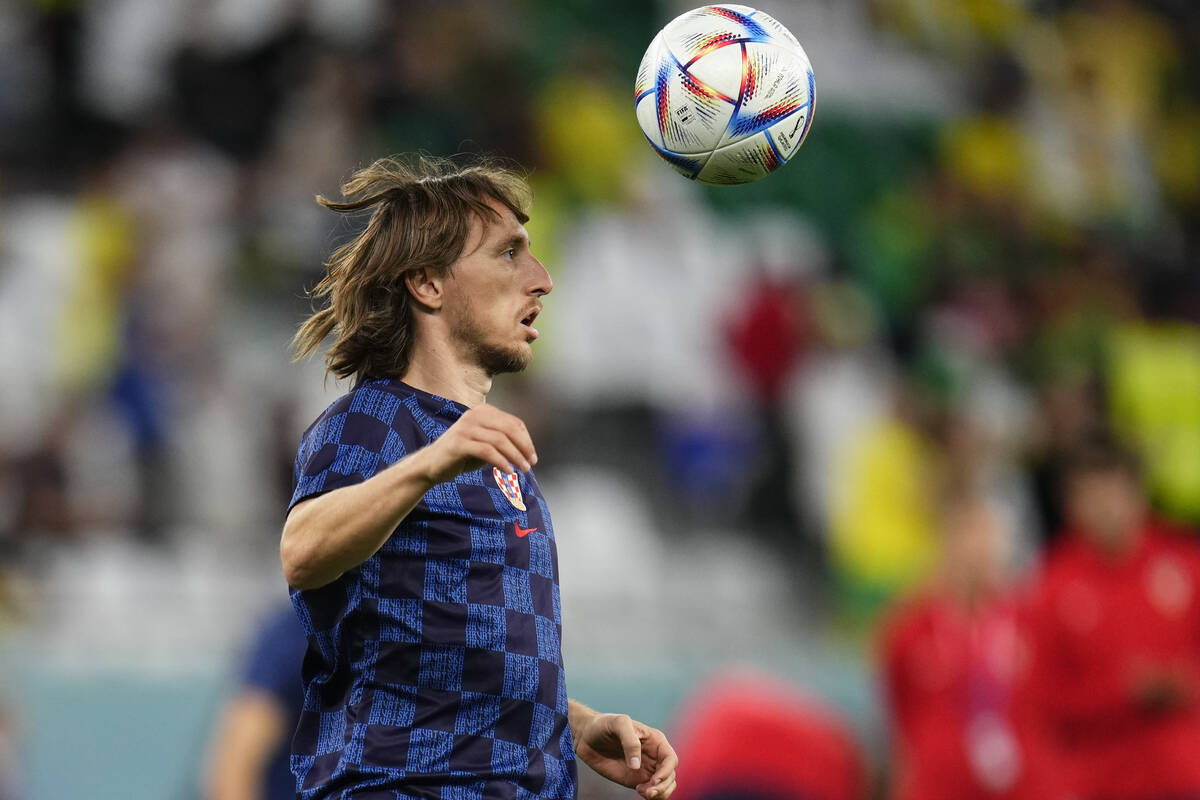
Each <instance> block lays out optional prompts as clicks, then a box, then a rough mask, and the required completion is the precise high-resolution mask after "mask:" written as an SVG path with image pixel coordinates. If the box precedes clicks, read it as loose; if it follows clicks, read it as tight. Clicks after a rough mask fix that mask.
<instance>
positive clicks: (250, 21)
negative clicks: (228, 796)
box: [0, 0, 1200, 800]
mask: <svg viewBox="0 0 1200 800" xmlns="http://www.w3.org/2000/svg"><path fill="white" fill-rule="evenodd" d="M692 5H694V3H692V2H686V1H685V2H675V1H671V2H668V1H667V0H660V1H659V2H641V1H639V0H512V1H511V2H482V1H479V2H468V1H467V0H463V1H461V2H458V1H454V0H451V1H450V2H434V1H433V0H429V1H428V2H385V1H384V0H92V1H91V2H87V0H0V342H2V343H3V346H2V347H0V383H2V385H3V389H2V391H0V797H3V798H5V800H8V799H9V798H39V799H40V798H50V799H54V798H74V797H89V798H93V799H101V798H104V799H107V798H148V799H151V800H153V799H156V798H166V799H168V800H174V799H175V798H181V799H182V798H198V797H202V796H204V795H202V794H201V787H202V786H203V785H204V783H205V778H204V773H205V771H206V769H207V766H206V765H207V764H208V763H209V760H210V759H209V755H208V754H209V753H210V752H211V744H210V740H211V739H212V738H213V735H214V733H213V732H214V730H215V726H216V725H218V722H217V720H218V719H219V717H220V714H221V711H220V709H221V708H222V704H223V703H224V702H226V699H227V698H229V697H230V696H231V693H232V692H235V691H236V689H237V686H238V685H239V676H240V675H241V674H242V671H243V667H242V665H243V663H244V662H245V660H246V659H247V658H248V653H249V652H250V651H251V649H252V643H253V640H254V638H255V637H254V636H252V633H253V631H254V630H255V626H256V625H257V624H258V622H259V620H261V619H262V618H263V617H264V615H266V614H268V613H269V612H270V611H271V610H272V609H274V608H276V607H278V606H279V605H281V604H282V603H284V602H285V601H286V586H285V583H284V581H283V578H282V575H281V571H280V566H279V560H278V551H277V547H278V539H279V531H280V527H281V523H282V510H283V509H284V508H285V506H286V503H287V499H288V498H289V496H290V492H291V464H292V459H293V458H294V455H295V448H296V445H297V443H298V439H299V435H300V433H301V431H302V430H303V429H304V428H305V427H306V426H307V425H308V423H309V422H310V421H311V420H312V419H313V418H314V417H315V416H316V415H317V414H318V413H320V411H321V410H322V409H323V408H324V407H325V406H326V405H327V404H328V403H329V402H330V401H331V400H332V399H333V398H334V397H336V396H337V395H338V394H340V393H341V392H342V391H344V390H345V387H344V386H338V385H335V384H334V383H333V382H332V381H328V382H326V381H324V380H323V375H322V371H323V370H322V365H321V364H320V363H319V361H314V362H305V363H299V364H293V363H291V361H290V357H289V350H288V345H289V340H290V338H291V335H292V333H293V332H294V330H295V329H296V327H297V325H298V324H299V322H300V321H301V320H302V319H303V318H304V316H305V314H306V313H307V311H308V309H309V308H310V306H309V303H308V301H307V299H306V298H305V294H304V293H305V290H306V289H307V288H309V287H311V286H313V285H314V284H315V283H316V281H317V280H318V279H319V276H320V275H321V274H322V262H323V260H324V259H325V257H326V256H327V255H328V254H329V253H330V252H331V251H332V249H333V248H334V247H336V246H337V245H338V244H339V243H341V242H343V241H345V240H346V239H347V238H348V237H350V236H352V235H354V233H355V229H354V227H353V225H352V224H351V223H347V222H345V221H341V220H338V219H336V218H335V215H332V214H330V213H328V212H326V211H323V210H322V209H321V208H320V207H319V206H317V204H316V203H314V202H313V196H314V195H315V194H317V193H322V194H327V195H335V194H336V192H337V189H338V186H339V184H340V183H341V181H342V180H344V179H345V178H346V177H347V176H348V175H349V173H350V172H351V171H352V170H353V169H354V168H355V167H356V166H361V165H364V164H366V163H369V162H370V161H371V160H373V159H374V158H375V157H377V156H380V155H385V154H390V153H399V152H411V151H417V150H420V151H426V152H429V153H433V154H439V155H450V154H455V153H479V152H483V153H490V154H493V155H498V156H503V157H506V158H509V159H513V160H515V161H516V162H518V163H519V164H520V165H522V166H523V167H524V168H526V169H527V170H528V171H529V175H530V181H531V183H532V185H533V187H534V193H535V205H534V208H533V215H532V216H533V218H532V221H531V222H530V224H529V226H528V227H529V230H530V234H531V237H532V239H533V246H534V252H535V253H536V254H538V255H539V257H540V258H541V260H542V261H543V262H545V264H546V265H547V267H548V268H549V269H550V271H551V273H552V275H553V278H554V281H555V287H556V288H555V290H554V293H553V295H552V296H551V297H550V298H549V299H548V302H547V305H546V310H545V313H544V314H543V315H542V317H541V319H540V321H539V329H540V330H541V331H542V339H541V340H540V341H539V342H538V345H537V349H536V352H537V358H536V359H535V363H534V366H533V367H532V368H531V370H530V371H529V372H528V374H524V375H520V376H509V377H505V378H502V379H501V380H499V381H498V382H497V387H496V390H495V392H494V394H493V398H494V402H495V403H496V404H497V405H499V406H500V407H502V408H504V409H506V410H509V411H512V412H514V413H517V414H518V415H520V416H522V417H523V418H524V419H525V420H526V422H527V423H528V425H529V427H530V429H531V430H532V432H533V436H534V441H535V442H537V443H538V450H539V455H540V462H539V467H538V472H539V480H540V482H541V483H542V485H543V487H544V489H545V494H546V496H547V498H548V500H549V502H550V504H551V507H552V508H553V510H554V514H555V522H556V529H557V531H558V539H559V549H560V557H561V565H562V576H563V578H562V580H563V598H564V607H565V631H564V655H565V658H566V662H567V667H568V675H569V676H570V681H571V684H570V685H571V694H572V696H574V697H575V698H577V699H579V700H582V701H584V702H587V703H589V704H590V705H592V706H595V707H598V708H601V709H603V710H613V711H622V712H628V713H630V714H631V715H633V716H635V717H638V718H640V719H642V720H644V721H646V722H648V723H650V724H654V725H657V726H659V727H663V728H664V729H666V730H667V732H668V733H670V734H673V735H676V736H678V737H681V738H686V737H687V736H691V738H692V739H695V738H696V737H697V736H699V734H697V733H696V731H700V730H703V724H702V721H699V722H698V721H696V720H695V719H693V720H692V723H690V725H691V727H688V723H687V720H688V719H689V716H688V713H689V712H688V709H689V705H688V703H689V701H688V700H687V698H688V697H689V696H693V697H694V696H695V694H694V692H695V691H697V690H698V689H697V687H702V686H704V685H705V683H704V682H705V681H708V680H710V679H711V678H712V676H713V675H714V674H716V673H719V672H721V671H722V670H724V669H726V668H734V667H736V668H738V669H739V672H738V673H737V675H739V676H742V677H739V678H733V679H731V681H732V682H733V683H737V682H738V681H742V682H743V683H745V684H747V685H748V686H750V687H752V688H754V687H757V688H755V689H754V690H755V691H759V690H762V691H768V689H764V688H763V687H768V688H770V687H773V689H771V690H777V691H778V692H780V693H782V694H786V693H788V692H793V693H794V694H795V696H796V697H797V698H801V697H802V698H803V699H802V700H801V699H797V700H796V702H797V707H800V705H804V706H805V707H806V708H809V709H812V710H813V711H812V713H811V714H810V718H813V719H819V720H822V721H823V722H824V723H827V724H826V725H825V727H826V728H828V729H830V730H833V731H835V734H836V736H835V738H837V737H841V738H840V740H839V741H841V742H842V745H841V747H842V749H841V750H838V753H840V754H842V755H837V754H834V755H837V757H838V758H842V757H843V755H844V754H845V753H849V754H850V755H845V757H844V759H843V760H845V762H846V765H847V766H846V771H847V773H848V774H854V775H856V776H857V777H856V778H854V779H853V781H857V783H854V785H855V786H857V788H856V789H855V790H854V793H853V794H845V795H841V796H845V797H851V796H856V797H866V796H872V795H873V796H886V795H887V794H888V789H887V787H889V786H891V785H894V780H895V776H896V774H897V770H898V767H897V762H896V758H897V756H896V747H897V745H896V730H895V728H896V726H895V724H894V723H889V717H890V716H891V715H893V713H894V711H895V707H894V706H895V704H894V703H892V702H889V700H888V696H887V695H888V690H887V689H886V681H885V680H882V679H881V677H880V676H881V669H882V667H881V663H882V661H883V660H885V659H881V655H880V652H881V644H880V642H881V638H886V636H885V634H884V633H883V631H884V630H885V628H886V625H885V624H884V623H883V622H882V620H885V619H888V618H889V616H888V615H889V614H893V613H895V612H893V611H890V609H892V608H894V607H895V606H896V604H897V603H898V602H903V601H902V600H901V598H905V597H909V596H911V594H912V593H913V592H914V591H918V590H920V587H923V586H929V585H937V583H938V580H939V578H938V576H939V575H940V574H942V573H943V572H944V571H945V570H944V569H943V566H944V565H945V564H946V563H947V558H951V557H953V554H947V553H946V552H944V551H945V550H946V549H947V548H946V544H947V542H948V541H949V540H948V539H947V534H946V533H945V530H944V529H945V528H946V525H947V523H946V511H947V508H946V501H945V500H944V498H945V496H946V489H947V487H948V486H949V487H952V489H953V491H954V492H957V493H958V495H960V496H961V495H963V493H964V492H965V493H967V494H969V495H970V497H972V498H975V499H977V500H979V502H981V503H984V504H985V505H986V507H987V509H989V512H988V513H989V514H991V515H992V518H991V521H990V522H989V523H988V525H990V526H992V527H994V528H995V529H996V530H998V531H1000V533H999V534H998V536H1000V538H1002V539H1003V541H1004V555H1003V558H1002V560H1003V562H1004V566H1005V568H1006V569H1011V570H1012V572H1011V573H1006V574H1011V575H1012V576H1013V577H1011V578H1008V579H1006V580H1010V581H1011V582H1013V585H1018V584H1020V583H1021V582H1023V581H1036V580H1037V576H1038V574H1039V570H1038V565H1039V563H1041V559H1042V556H1043V553H1044V552H1045V548H1047V547H1048V546H1050V544H1051V543H1052V542H1053V540H1055V539H1056V538H1057V537H1058V532H1059V531H1060V530H1061V529H1062V528H1063V524H1064V523H1063V520H1064V517H1063V514H1064V510H1063V507H1062V504H1061V502H1060V493H1059V481H1058V479H1057V473H1056V469H1057V466H1058V465H1059V464H1060V463H1061V462H1062V460H1063V459H1064V458H1065V457H1066V455H1067V454H1068V453H1069V452H1071V450H1072V449H1073V448H1074V447H1075V446H1076V445H1078V444H1079V443H1081V442H1082V441H1084V440H1085V439H1087V437H1089V436H1092V435H1093V434H1095V433H1097V432H1098V431H1104V432H1107V433H1109V434H1111V435H1112V436H1114V437H1115V438H1116V439H1117V440H1118V441H1119V442H1120V443H1122V444H1123V445H1124V446H1125V447H1127V448H1129V449H1130V450H1132V451H1133V452H1134V453H1135V454H1136V455H1137V456H1138V458H1139V459H1140V465H1141V476H1142V484H1141V486H1142V487H1143V488H1144V491H1145V497H1146V498H1147V499H1148V501H1149V503H1150V504H1151V505H1152V507H1153V508H1154V510H1155V512H1156V513H1157V514H1159V515H1161V516H1162V517H1163V518H1166V519H1169V520H1172V521H1174V522H1175V523H1176V524H1178V525H1182V526H1187V525H1191V524H1196V523H1200V327H1197V323H1200V270H1197V263H1198V260H1200V225H1198V223H1200V63H1198V59H1200V13H1198V12H1197V11H1196V10H1194V5H1193V4H1192V3H1191V2H1189V1H1188V0H1142V2H1121V1H1118V0H1092V1H1090V2H1089V1H1084V0H1079V1H1078V2H1069V1H1067V0H1060V1H1057V2H1056V1H1055V0H969V2H968V1H966V0H964V2H954V1H953V0H874V1H868V0H772V2H770V3H767V4H763V5H762V6H761V7H762V8H763V10H765V11H767V12H768V13H770V14H772V15H773V16H775V17H776V18H777V19H778V20H780V21H781V22H783V23H784V24H785V25H787V26H788V27H789V28H790V29H791V30H792V31H793V32H794V33H795V34H796V36H797V38H799V39H800V41H801V42H802V43H803V44H804V46H805V48H806V50H807V52H808V55H809V57H810V58H811V60H812V63H813V67H814V71H815V73H816V81H817V95H818V98H819V102H818V106H819V110H818V112H817V113H816V119H815V124H814V125H813V127H812V130H811V133H810V135H809V137H808V140H807V142H806V144H805V146H804V147H803V148H802V149H801V150H800V151H799V153H798V154H797V156H796V158H795V159H794V161H793V163H791V164H789V165H787V166H786V167H784V168H783V169H782V170H781V171H779V172H778V173H777V174H774V175H771V176H769V177H768V178H766V179H765V180H763V181H761V182H759V183H757V184H754V185H748V186H744V187H737V188H706V187H702V186H698V185H693V184H691V183H689V182H687V181H685V180H684V179H682V178H681V177H679V176H678V175H677V174H676V173H674V172H673V171H672V170H671V169H670V168H669V167H668V166H667V165H666V164H665V163H663V162H662V161H660V160H659V159H658V158H657V157H656V156H655V155H654V154H653V152H652V151H651V149H650V147H649V146H648V145H647V144H646V143H645V141H644V140H643V139H642V137H641V134H640V131H639V130H638V127H637V123H636V120H635V118H634V113H633V103H632V100H633V94H632V82H633V77H634V72H635V69H636V67H637V64H638V61H639V60H640V58H641V55H642V52H643V51H644V49H645V47H646V45H647V44H648V43H649V41H650V39H651V38H652V37H653V35H654V34H655V32H656V31H657V30H658V29H659V28H661V27H662V26H663V25H664V24H665V23H666V22H667V21H668V20H670V19H671V18H672V17H674V16H675V15H676V14H678V13H680V12H682V11H684V10H686V9H687V8H689V7H691V6H692ZM951 510H953V509H951ZM968 516H969V515H968ZM951 517H952V519H951V523H950V527H952V528H953V527H954V525H955V524H958V523H960V522H962V518H961V516H960V517H954V516H953V515H951ZM963 524H967V523H963ZM940 565H941V566H940ZM1197 574H1200V573H1197ZM1189 587H1190V584H1189ZM1014 591H1015V590H1014ZM1197 663H1200V661H1198V662H1197ZM746 669H752V670H754V671H755V672H754V673H750V674H756V675H760V676H762V679H761V680H758V679H749V680H747V679H746V678H745V675H746V674H747V673H746V672H745V671H744V670H746ZM768 675H769V676H770V677H769V678H768V677H766V676H768ZM717 680H718V682H720V680H721V679H720V678H718V679H717ZM699 691H701V696H702V697H707V698H710V699H711V697H712V696H713V695H712V694H711V693H709V694H707V695H706V694H704V690H703V689H700V690H699ZM705 704H706V703H705V702H701V703H700V705H705ZM768 705H769V703H768ZM734 706H737V707H747V706H745V704H740V703H739V702H735V703H734ZM818 727H820V726H818ZM689 731H690V732H691V733H690V734H689V733H688V732H689ZM829 735H834V734H829ZM701 738H703V737H701ZM805 752H809V751H808V750H805ZM812 752H814V753H815V752H816V750H813V751H812ZM829 752H831V753H832V752H833V751H829ZM834 755H828V754H827V756H826V757H827V758H831V759H832V758H834ZM793 757H794V753H793ZM784 759H785V760H786V759H787V757H786V756H785V757H784ZM705 763H709V762H708V760H707V757H706V760H705ZM712 763H715V762H712ZM681 775H682V777H681V786H684V787H686V786H687V783H688V779H687V777H686V773H682V774H681ZM696 780H697V781H699V778H698V777H697V779H696ZM848 780H851V779H849V778H848ZM693 786H694V787H695V786H696V783H693ZM868 786H870V787H872V788H868ZM681 791H683V790H682V789H681ZM813 791H814V792H815V791H816V790H813ZM584 796H585V797H591V798H601V797H624V796H626V793H625V792H622V791H617V790H615V789H613V788H611V787H606V786H601V785H598V784H596V783H594V782H591V781H585V783H584ZM693 796H696V795H693ZM811 796H812V797H814V798H820V797H833V796H834V795H833V794H815V793H814V794H812V795H811ZM958 796H959V797H967V796H974V795H967V794H961V795H958ZM989 796H990V795H989ZM995 796H1003V795H999V794H998V795H995ZM1046 796H1049V795H1046Z"/></svg>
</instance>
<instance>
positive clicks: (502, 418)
mask: <svg viewBox="0 0 1200 800" xmlns="http://www.w3.org/2000/svg"><path fill="white" fill-rule="evenodd" d="M415 455H417V456H419V457H420V459H421V461H422V464H421V466H422V469H423V470H424V471H425V474H426V475H428V477H429V480H430V482H431V483H432V484H438V483H443V482H445V481H449V480H453V479H454V478H455V477H457V476H458V475H461V474H462V473H464V472H469V471H471V470H474V469H479V468H480V467H481V466H484V465H486V464H490V465H491V466H493V467H495V468H496V469H498V470H500V471H501V472H508V473H511V472H513V471H514V469H515V470H519V471H521V472H528V471H529V470H530V469H532V468H533V465H534V464H536V463H537V453H536V452H535V451H534V449H533V440H532V439H531V438H529V430H528V429H527V428H526V427H525V423H524V422H522V421H521V420H520V419H518V418H517V417H515V416H513V415H512V414H508V413H505V412H504V411H501V410H500V409H498V408H493V407H492V406H488V405H481V406H476V407H475V408H472V409H470V410H469V411H467V412H466V413H465V414H463V415H462V416H461V417H459V418H458V420H457V421H456V422H455V423H454V424H453V425H451V426H450V427H449V428H447V429H446V432H445V433H443V434H442V435H441V436H440V437H438V438H437V439H435V440H434V441H433V442H432V443H430V444H429V446H428V447H426V448H424V449H423V450H420V451H418V453H417V454H415Z"/></svg>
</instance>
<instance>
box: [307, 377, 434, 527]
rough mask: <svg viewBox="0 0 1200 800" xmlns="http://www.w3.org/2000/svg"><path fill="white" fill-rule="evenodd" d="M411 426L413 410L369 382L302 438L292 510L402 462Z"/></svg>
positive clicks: (406, 450)
mask: <svg viewBox="0 0 1200 800" xmlns="http://www.w3.org/2000/svg"><path fill="white" fill-rule="evenodd" d="M412 430H413V421H412V416H411V413H410V412H409V411H408V409H407V408H406V407H405V405H404V403H403V402H402V401H401V400H400V398H399V397H397V396H396V395H395V394H393V393H392V392H389V391H386V390H385V389H380V388H374V387H370V386H364V387H359V388H356V389H355V390H354V391H353V392H351V393H350V394H348V395H346V396H345V397H342V398H341V399H339V400H338V401H337V402H335V403H334V404H333V405H331V406H330V407H329V408H328V409H326V410H325V413H323V414H322V415H321V416H320V417H319V418H318V419H317V421H316V422H314V423H313V424H312V426H311V427H310V428H309V429H308V430H307V431H305V432H304V436H303V437H301V440H300V449H299V451H298V452H297V453H296V463H295V467H294V471H293V477H294V479H295V489H294V491H293V492H292V499H291V502H289V503H288V511H291V510H292V507H293V506H295V505H296V504H297V503H299V502H300V501H301V500H305V499H307V498H309V497H314V496H316V495H319V494H323V493H325V492H329V491H333V490H334V489H340V488H341V487H343V486H351V485H353V484H356V483H361V482H363V481H365V480H367V479H368V478H370V477H372V476H373V475H375V473H377V472H379V471H380V470H382V469H384V468H385V467H387V466H389V465H391V464H394V463H395V462H397V461H399V460H400V459H401V458H403V457H404V456H405V454H406V453H408V452H409V451H410V449H411V447H412V442H411V441H410V440H411V438H412Z"/></svg>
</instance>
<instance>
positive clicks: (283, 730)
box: [201, 604, 307, 800]
mask: <svg viewBox="0 0 1200 800" xmlns="http://www.w3.org/2000/svg"><path fill="white" fill-rule="evenodd" d="M249 645H250V651H249V657H248V658H247V659H246V663H245V665H244V667H243V669H242V674H241V676H240V678H239V685H238V688H237V689H236V690H235V691H234V693H233V695H232V696H230V698H229V699H228V700H227V701H226V703H225V707H224V709H223V710H222V711H221V714H220V717H219V719H218V721H217V725H216V727H215V728H214V730H213V735H212V741H211V742H210V744H209V765H208V772H207V774H206V775H205V776H204V777H203V786H202V789H201V790H202V796H203V797H204V798H205V800H293V799H294V798H295V796H296V778H295V776H293V775H292V771H291V767H290V765H289V763H288V759H289V753H290V752H291V743H292V732H293V731H295V729H296V722H297V721H298V720H299V718H300V707H301V706H302V705H303V703H304V686H303V683H302V681H301V679H300V665H301V662H302V661H303V660H304V652H305V649H306V647H307V641H306V640H305V637H304V632H303V631H302V630H301V628H300V622H299V620H297V619H296V612H295V611H294V610H293V609H292V606H291V604H288V605H287V606H284V607H281V608H279V609H277V610H275V611H274V612H272V613H271V614H269V615H268V616H267V617H266V618H265V619H264V620H263V621H262V623H261V624H260V625H259V627H258V628H257V629H256V630H255V632H254V635H253V636H252V637H251V638H250V641H249Z"/></svg>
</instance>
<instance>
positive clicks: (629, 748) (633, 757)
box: [613, 714, 642, 769]
mask: <svg viewBox="0 0 1200 800" xmlns="http://www.w3.org/2000/svg"><path fill="white" fill-rule="evenodd" d="M613 725H614V727H615V728H616V731H615V733H616V734H617V738H618V739H619V740H620V741H621V751H622V752H623V753H624V754H625V764H626V766H628V767H629V768H630V769H641V767H642V739H641V737H640V736H638V732H637V729H636V728H634V726H633V720H631V719H630V718H629V717H627V716H625V715H624V714H618V715H617V716H616V717H614V719H613Z"/></svg>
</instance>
